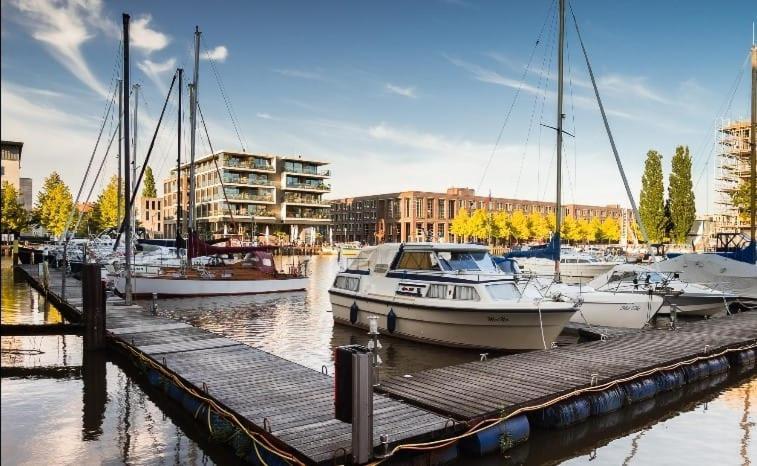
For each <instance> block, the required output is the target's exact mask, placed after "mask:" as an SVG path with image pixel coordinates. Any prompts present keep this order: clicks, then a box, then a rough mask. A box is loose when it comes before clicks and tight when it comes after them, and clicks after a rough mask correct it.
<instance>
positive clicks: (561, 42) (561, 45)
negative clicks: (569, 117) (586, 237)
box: [553, 0, 565, 282]
mask: <svg viewBox="0 0 757 466" xmlns="http://www.w3.org/2000/svg"><path fill="white" fill-rule="evenodd" d="M559 3H560V14H559V19H558V21H560V28H559V31H560V32H559V34H560V35H559V39H558V49H557V193H556V196H555V237H556V241H553V243H554V246H555V257H554V258H555V281H557V282H559V281H560V229H561V226H562V138H563V134H562V132H563V129H562V124H563V118H564V115H563V110H562V101H563V52H564V49H565V0H559Z"/></svg>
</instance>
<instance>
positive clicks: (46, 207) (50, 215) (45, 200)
mask: <svg viewBox="0 0 757 466" xmlns="http://www.w3.org/2000/svg"><path fill="white" fill-rule="evenodd" d="M73 203H74V202H73V198H72V196H71V191H70V190H69V189H68V186H66V184H65V183H64V182H63V180H62V179H61V178H60V175H58V173H57V172H53V173H52V174H50V176H48V177H47V178H46V179H45V181H44V183H43V185H42V190H40V192H39V194H38V195H37V207H36V211H37V212H36V215H37V218H38V219H39V224H40V226H42V227H44V228H45V229H46V230H47V231H48V232H49V233H51V234H52V235H55V236H58V235H61V234H63V231H64V230H65V229H66V222H67V221H68V216H69V214H70V213H71V209H72V208H73Z"/></svg>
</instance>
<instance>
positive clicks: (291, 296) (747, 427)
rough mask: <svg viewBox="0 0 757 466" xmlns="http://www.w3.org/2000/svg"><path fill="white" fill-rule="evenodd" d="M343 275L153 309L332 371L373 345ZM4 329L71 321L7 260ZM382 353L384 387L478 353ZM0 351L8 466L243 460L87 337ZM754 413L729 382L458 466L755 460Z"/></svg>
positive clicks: (321, 267)
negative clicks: (335, 291)
mask: <svg viewBox="0 0 757 466" xmlns="http://www.w3.org/2000/svg"><path fill="white" fill-rule="evenodd" d="M284 260H285V261H286V260H288V259H284ZM338 266H339V265H338V264H337V262H336V258H334V257H326V256H324V257H314V258H312V260H311V262H310V269H311V272H312V279H311V283H310V286H309V288H308V290H307V291H305V292H299V293H287V294H280V295H257V296H235V297H225V298H203V299H199V298H198V299H171V300H160V301H159V313H160V314H161V315H163V316H166V317H171V318H175V319H180V320H184V321H186V322H189V323H191V324H193V325H196V326H198V327H202V328H205V329H207V330H210V331H213V332H217V333H219V334H223V335H225V336H228V337H230V338H233V339H236V340H239V341H242V342H244V343H246V344H249V345H251V346H254V347H257V348H261V349H263V350H265V351H269V352H271V353H273V354H276V355H278V356H281V357H284V358H287V359H290V360H292V361H295V362H298V363H300V364H303V365H305V366H307V367H311V368H313V369H316V370H321V369H322V367H323V366H325V367H326V369H327V370H329V372H330V373H331V372H332V371H333V358H332V350H333V348H334V347H335V346H338V345H342V344H348V343H365V342H366V341H367V336H366V335H365V332H364V331H361V330H355V329H351V328H347V327H343V326H339V325H336V326H335V325H334V324H333V321H332V318H331V314H330V312H329V311H330V305H329V300H328V293H327V292H326V290H327V289H328V286H329V285H330V284H331V281H332V280H333V277H334V274H335V273H336V271H337V269H338ZM2 321H3V323H5V324H8V323H43V322H48V323H51V322H62V321H64V319H63V318H62V317H61V315H60V314H59V313H58V311H57V310H56V309H55V308H54V307H52V306H49V305H48V304H46V303H45V301H44V298H41V297H40V296H39V294H38V293H36V292H34V291H33V290H30V288H29V286H28V285H26V284H24V283H13V280H12V272H11V270H10V269H9V267H8V264H7V262H4V263H3V268H2ZM381 343H382V345H383V349H382V353H381V355H382V358H383V360H384V366H383V368H382V376H385V377H388V376H391V375H400V374H405V373H409V372H415V371H418V370H423V369H427V368H433V367H440V366H446V365H450V364H456V363H462V362H467V361H472V360H478V359H479V357H480V356H479V352H477V351H465V350H453V349H446V348H439V347H434V346H428V345H424V344H420V343H413V342H408V341H404V340H398V339H394V338H389V337H383V336H382V337H381ZM2 350H3V352H2V366H3V376H2V380H1V382H0V384H1V388H2V394H1V401H2V406H1V408H2V416H1V418H2V443H1V447H0V452H1V455H0V456H1V460H2V463H3V464H45V463H51V462H55V463H64V464H70V463H84V464H89V463H109V464H121V463H134V464H144V463H149V464H153V463H158V464H168V463H173V464H216V463H217V464H233V463H234V462H235V461H236V460H235V458H234V457H233V456H232V455H231V454H230V453H229V452H227V451H226V450H224V449H221V448H219V447H217V446H215V445H214V444H213V443H211V442H209V441H208V440H207V434H205V433H204V431H202V430H201V429H199V428H197V426H196V425H195V424H194V421H193V420H192V419H191V416H188V415H186V414H185V413H183V412H182V411H180V410H176V409H174V407H173V406H172V405H171V404H170V403H169V402H167V401H166V400H165V398H163V397H162V396H160V395H157V396H154V392H153V391H152V389H151V388H149V387H146V386H144V385H143V384H142V382H141V379H140V377H138V376H137V374H136V373H135V372H134V371H133V370H132V369H131V368H130V366H129V364H127V363H126V362H124V361H121V360H119V359H110V358H102V357H100V358H91V357H88V358H87V360H83V356H82V351H81V339H80V338H79V337H75V336H50V337H23V338H21V337H3V338H2ZM755 406H757V378H756V377H755V376H754V375H753V374H752V375H742V376H739V375H736V374H733V373H730V374H727V375H725V376H723V377H721V378H718V379H710V380H706V381H703V382H701V383H699V384H696V385H692V386H687V387H686V390H682V391H678V392H673V393H667V394H664V395H661V396H658V397H656V398H654V399H652V400H648V401H646V402H643V403H639V404H637V405H633V406H631V407H629V408H626V409H623V410H621V411H620V412H618V413H614V414H611V415H609V416H604V417H601V418H595V419H591V420H590V421H589V422H585V423H582V424H580V425H578V426H576V427H573V428H571V429H566V430H562V431H558V432H553V431H539V430H533V431H532V436H531V440H530V441H529V442H528V443H527V444H525V445H522V446H520V447H517V448H515V449H513V450H511V451H509V452H507V455H506V456H503V455H492V456H489V457H487V458H483V459H480V460H476V461H475V462H472V461H471V460H470V459H467V460H465V461H461V462H460V463H459V464H478V465H486V466H489V465H492V466H493V465H500V464H558V463H563V462H564V463H566V464H608V465H610V464H612V465H616V464H687V465H700V464H701V465H710V464H749V463H750V462H752V461H754V460H755V459H757V441H755V439H754V436H755V434H754V430H755V420H756V419H755V418H756V416H757V408H755Z"/></svg>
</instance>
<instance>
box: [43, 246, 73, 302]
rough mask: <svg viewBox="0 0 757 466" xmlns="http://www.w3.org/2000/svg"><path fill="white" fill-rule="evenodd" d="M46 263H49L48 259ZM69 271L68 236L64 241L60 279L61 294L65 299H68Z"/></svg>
mask: <svg viewBox="0 0 757 466" xmlns="http://www.w3.org/2000/svg"><path fill="white" fill-rule="evenodd" d="M43 259H45V258H43ZM45 264H47V261H46V260H45ZM67 271H68V238H66V239H65V242H64V243H63V273H62V274H61V279H60V286H61V289H60V296H61V298H63V299H66V272H67Z"/></svg>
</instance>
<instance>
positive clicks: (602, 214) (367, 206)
mask: <svg viewBox="0 0 757 466" xmlns="http://www.w3.org/2000/svg"><path fill="white" fill-rule="evenodd" d="M330 203H331V228H332V230H331V232H330V234H331V235H332V238H333V240H334V241H336V242H349V241H361V242H365V243H369V244H376V243H382V242H402V241H441V242H453V241H455V240H456V238H455V235H453V234H452V233H450V225H451V223H452V220H453V219H454V218H455V215H456V214H457V212H459V211H460V209H467V210H469V211H470V210H475V209H481V208H485V207H486V208H489V209H491V210H494V211H505V212H510V213H511V212H514V211H516V210H522V211H523V212H524V213H526V214H529V213H531V212H539V213H542V214H549V213H554V203H553V202H542V201H529V200H523V199H508V198H498V197H494V198H489V197H488V196H477V195H476V193H475V190H473V189H470V188H456V187H453V188H449V189H448V190H447V192H446V193H434V192H423V191H402V192H398V193H387V194H376V195H371V196H359V197H351V198H344V199H335V200H332V201H330ZM624 210H625V209H623V208H621V207H620V205H618V204H612V205H606V206H593V205H582V204H568V205H565V206H563V215H570V216H572V217H574V218H576V219H587V220H591V219H593V218H594V217H599V218H600V219H601V220H604V219H605V218H606V217H612V218H615V219H617V220H618V221H619V222H622V221H623V220H624V219H626V221H627V219H628V215H625V216H624ZM626 230H627V229H626Z"/></svg>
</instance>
